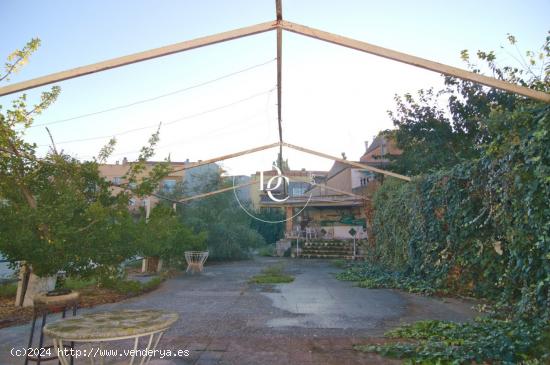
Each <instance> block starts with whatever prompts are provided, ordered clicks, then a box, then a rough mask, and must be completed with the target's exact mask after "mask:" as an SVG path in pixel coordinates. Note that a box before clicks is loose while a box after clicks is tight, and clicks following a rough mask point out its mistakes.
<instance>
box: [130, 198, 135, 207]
mask: <svg viewBox="0 0 550 365" xmlns="http://www.w3.org/2000/svg"><path fill="white" fill-rule="evenodd" d="M129 205H130V206H131V207H133V206H135V205H136V200H135V199H130V202H129Z"/></svg>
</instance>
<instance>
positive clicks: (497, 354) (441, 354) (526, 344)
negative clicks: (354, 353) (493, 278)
mask: <svg viewBox="0 0 550 365" xmlns="http://www.w3.org/2000/svg"><path fill="white" fill-rule="evenodd" d="M386 337H388V338H398V339H406V340H408V342H407V343H391V344H384V345H367V346H363V345H360V346H356V347H355V348H356V349H357V350H360V351H365V352H377V353H380V354H381V355H384V356H390V357H397V358H402V359H408V360H409V361H410V362H411V363H414V364H451V363H452V364H464V363H471V362H475V363H478V364H482V363H488V362H490V363H498V364H510V365H512V364H518V363H525V361H527V360H533V361H537V360H538V361H540V364H543V363H546V361H550V353H549V352H548V349H549V348H550V335H549V333H548V332H547V331H545V329H544V326H543V325H542V324H541V323H536V322H525V321H517V322H516V321H506V320H497V319H491V318H479V319H477V320H476V321H475V322H473V323H462V324H460V323H454V322H445V321H420V322H417V323H414V324H412V325H405V326H402V327H399V328H397V329H395V330H393V331H390V332H388V333H386ZM411 340H412V341H411Z"/></svg>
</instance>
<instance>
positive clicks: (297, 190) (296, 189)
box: [290, 186, 306, 196]
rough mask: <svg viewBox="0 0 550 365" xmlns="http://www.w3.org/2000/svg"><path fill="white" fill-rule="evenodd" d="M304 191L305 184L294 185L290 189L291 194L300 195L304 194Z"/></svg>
mask: <svg viewBox="0 0 550 365" xmlns="http://www.w3.org/2000/svg"><path fill="white" fill-rule="evenodd" d="M305 192H306V187H305V186H294V187H293V188H292V191H291V194H290V195H292V196H301V195H304V194H305Z"/></svg>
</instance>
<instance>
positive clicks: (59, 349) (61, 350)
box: [53, 338, 69, 365]
mask: <svg viewBox="0 0 550 365" xmlns="http://www.w3.org/2000/svg"><path fill="white" fill-rule="evenodd" d="M53 348H54V350H55V351H56V353H57V356H58V358H59V362H60V363H61V364H62V365H69V362H68V361H67V356H66V353H65V347H63V340H61V339H57V338H54V339H53Z"/></svg>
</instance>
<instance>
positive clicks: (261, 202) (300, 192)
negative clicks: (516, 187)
mask: <svg viewBox="0 0 550 365" xmlns="http://www.w3.org/2000/svg"><path fill="white" fill-rule="evenodd" d="M262 174H263V179H264V186H263V187H260V183H259V181H260V172H259V171H257V172H256V173H255V174H252V175H251V177H250V179H251V180H253V181H258V183H257V184H254V185H251V186H250V190H249V191H250V203H251V205H252V208H253V209H254V210H259V209H261V208H264V207H272V205H271V204H270V203H271V202H273V200H272V199H270V198H269V196H268V192H267V190H266V189H265V188H266V185H267V182H268V181H269V179H271V178H273V177H275V176H277V174H278V172H277V170H275V169H272V170H267V171H263V172H262ZM326 174H327V172H326V171H308V170H306V169H301V170H289V171H287V170H285V171H283V175H284V176H286V177H288V179H289V183H288V184H284V186H283V184H281V186H280V188H278V189H276V190H272V191H271V194H272V196H275V197H279V198H284V197H286V196H289V197H290V198H293V197H302V196H304V194H305V192H306V191H307V190H308V189H309V188H311V186H312V182H317V183H318V182H320V181H323V179H324V178H325V176H326ZM275 184H276V182H275Z"/></svg>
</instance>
